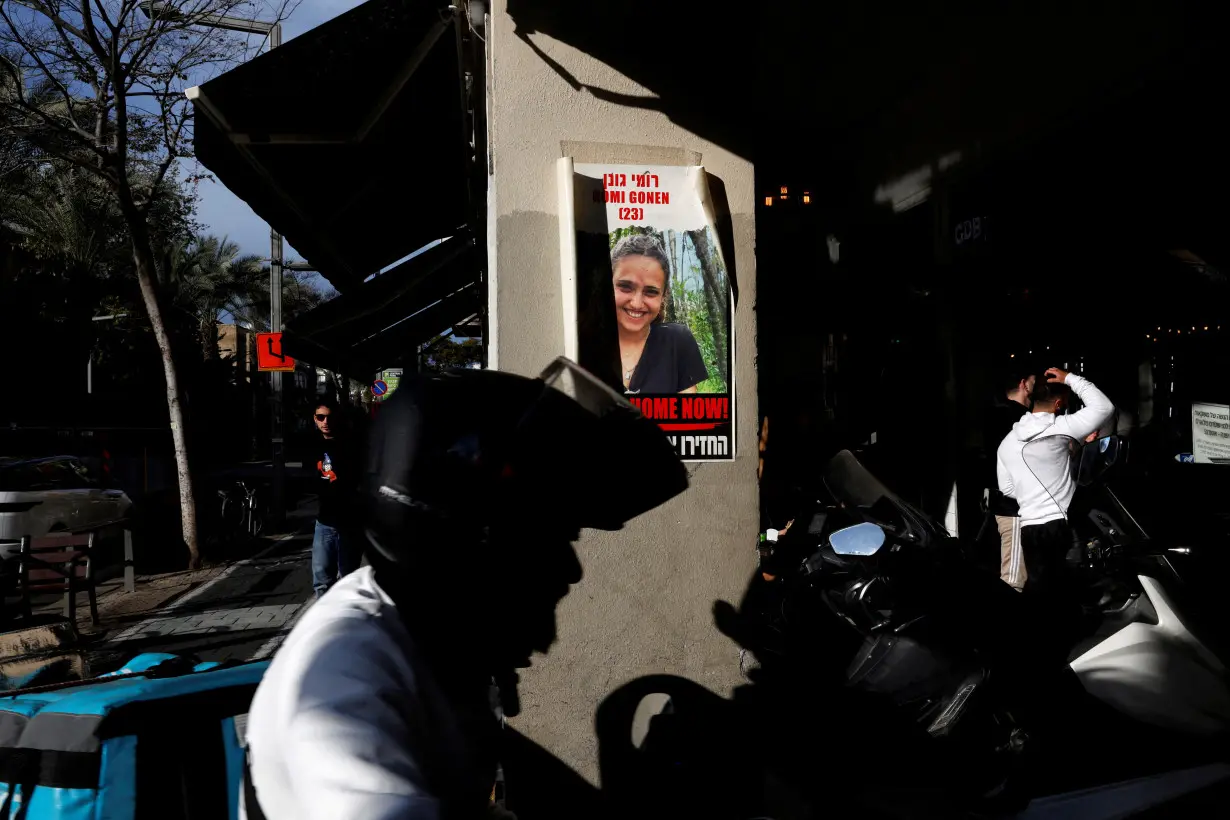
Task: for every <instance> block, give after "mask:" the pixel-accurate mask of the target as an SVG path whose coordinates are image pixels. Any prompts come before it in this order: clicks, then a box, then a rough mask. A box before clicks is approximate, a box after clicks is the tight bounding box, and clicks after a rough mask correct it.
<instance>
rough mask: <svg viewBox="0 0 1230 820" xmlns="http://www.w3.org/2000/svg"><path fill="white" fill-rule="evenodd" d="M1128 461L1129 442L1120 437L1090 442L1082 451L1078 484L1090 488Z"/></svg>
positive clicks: (1077, 469) (1108, 437) (1078, 466)
mask: <svg viewBox="0 0 1230 820" xmlns="http://www.w3.org/2000/svg"><path fill="white" fill-rule="evenodd" d="M1126 460H1127V442H1126V441H1125V440H1124V439H1123V438H1122V437H1120V436H1103V437H1102V438H1099V439H1095V440H1094V441H1091V442H1089V443H1088V444H1086V445H1085V446H1084V447H1082V448H1081V451H1080V461H1079V463H1078V464H1077V468H1076V483H1077V485H1079V486H1081V487H1088V486H1089V485H1090V484H1093V483H1094V482H1095V481H1097V480H1098V479H1099V478H1101V477H1102V476H1104V475H1105V474H1106V472H1107V471H1108V470H1109V469H1110V468H1111V467H1114V466H1115V465H1116V464H1121V463H1122V462H1124V461H1126Z"/></svg>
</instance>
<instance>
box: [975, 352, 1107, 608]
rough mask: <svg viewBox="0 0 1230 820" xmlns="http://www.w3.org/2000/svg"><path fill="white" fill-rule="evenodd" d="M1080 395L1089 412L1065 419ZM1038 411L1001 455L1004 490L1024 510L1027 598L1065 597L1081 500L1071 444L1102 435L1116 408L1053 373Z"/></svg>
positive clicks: (1036, 395) (1040, 386)
mask: <svg viewBox="0 0 1230 820" xmlns="http://www.w3.org/2000/svg"><path fill="white" fill-rule="evenodd" d="M1073 393H1075V394H1076V396H1077V398H1079V399H1080V400H1081V402H1082V403H1083V404H1084V407H1083V408H1081V410H1080V411H1079V412H1076V413H1072V414H1070V415H1063V414H1062V411H1063V410H1065V409H1066V408H1067V407H1068V405H1069V403H1070V400H1071V395H1072V394H1073ZM1032 398H1033V411H1032V412H1030V413H1027V414H1025V415H1024V416H1022V418H1021V420H1020V421H1018V422H1017V423H1016V424H1015V425H1013V427H1012V431H1011V432H1010V433H1008V435H1007V436H1005V437H1004V440H1003V442H1002V443H1001V444H1000V445H999V450H998V452H997V454H996V472H997V473H998V475H999V490H1000V492H1002V493H1003V494H1004V495H1005V496H1008V497H1010V498H1014V499H1016V502H1017V504H1018V505H1019V506H1020V527H1021V547H1022V552H1023V553H1024V556H1025V568H1026V573H1027V580H1026V582H1025V592H1026V594H1028V593H1030V592H1034V593H1035V594H1039V593H1040V594H1042V595H1046V596H1049V595H1052V594H1058V595H1062V592H1063V590H1062V587H1063V586H1064V585H1065V583H1064V582H1065V577H1064V576H1066V572H1065V571H1064V570H1065V558H1066V555H1067V552H1068V550H1069V549H1070V548H1071V546H1072V530H1071V529H1070V528H1069V526H1068V507H1070V506H1071V504H1072V497H1073V496H1074V495H1075V494H1076V482H1075V481H1074V480H1073V477H1072V469H1071V466H1072V465H1071V452H1072V451H1071V444H1072V442H1073V441H1076V442H1084V441H1086V440H1087V439H1090V438H1091V437H1092V436H1093V435H1095V434H1096V433H1097V430H1098V428H1099V427H1100V426H1102V425H1103V424H1104V423H1105V422H1106V420H1107V419H1108V418H1109V417H1110V415H1111V414H1112V413H1113V412H1114V410H1115V407H1114V405H1113V404H1111V401H1110V399H1108V398H1107V397H1106V394H1104V393H1103V392H1102V391H1101V390H1099V389H1098V388H1096V387H1094V385H1093V383H1092V382H1090V381H1089V380H1088V379H1085V378H1083V377H1081V376H1078V375H1076V374H1075V373H1068V372H1066V371H1063V370H1060V369H1059V368H1057V367H1052V368H1051V369H1050V370H1047V371H1046V374H1045V378H1044V379H1038V380H1037V382H1036V384H1035V386H1034V391H1033V395H1032Z"/></svg>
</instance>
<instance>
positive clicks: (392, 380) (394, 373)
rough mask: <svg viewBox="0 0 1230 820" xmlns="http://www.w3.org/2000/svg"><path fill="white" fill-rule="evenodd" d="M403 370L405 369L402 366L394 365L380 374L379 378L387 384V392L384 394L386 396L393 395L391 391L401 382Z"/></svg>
mask: <svg viewBox="0 0 1230 820" xmlns="http://www.w3.org/2000/svg"><path fill="white" fill-rule="evenodd" d="M404 372H405V371H404V370H403V369H402V368H400V367H396V368H393V369H392V370H385V371H384V372H382V373H381V374H380V380H381V381H383V382H384V383H385V384H387V385H388V386H389V392H388V394H387V395H386V396H385V397H386V398H387V397H388V396H391V395H393V391H394V390H396V389H397V385H399V384H401V376H402V373H404Z"/></svg>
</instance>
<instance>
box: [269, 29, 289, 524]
mask: <svg viewBox="0 0 1230 820" xmlns="http://www.w3.org/2000/svg"><path fill="white" fill-rule="evenodd" d="M281 44H282V25H281V24H280V23H275V24H274V26H273V28H271V29H270V30H269V48H270V49H271V50H272V49H274V48H277V47H278V46H280V45H281ZM269 259H270V262H269V329H270V330H272V331H273V332H274V333H281V332H282V235H281V234H280V233H278V232H277V231H276V230H272V229H271V230H270V231H269ZM269 376H270V378H271V380H272V383H271V387H272V391H271V393H272V399H273V406H272V407H271V408H270V410H271V415H272V417H273V430H272V431H271V433H272V435H271V436H270V440H271V441H270V443H271V446H270V458H271V459H272V461H273V486H272V487H271V488H270V489H271V492H270V496H271V498H270V502H271V503H270V513H271V522H270V523H271V524H272V526H273V527H274V529H275V531H276V530H277V529H278V528H279V527H280V526H281V524H282V522H283V521H284V520H285V517H284V513H285V511H286V451H285V450H284V449H283V446H282V444H283V442H282V412H283V407H282V374H281V373H280V372H274V373H270V374H269Z"/></svg>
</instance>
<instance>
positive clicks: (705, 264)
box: [687, 228, 730, 390]
mask: <svg viewBox="0 0 1230 820" xmlns="http://www.w3.org/2000/svg"><path fill="white" fill-rule="evenodd" d="M687 235H688V238H689V239H691V240H692V247H693V248H695V249H696V258H697V260H699V262H700V273H701V276H702V277H704V280H705V305H706V306H707V307H708V309H709V316H710V317H711V318H712V320H713V323H714V324H713V347H714V350H715V352H716V353H717V366H718V371H719V372H720V373H721V374H722V381H723V382H725V383H726V389H727V390H729V389H730V374H729V373H728V359H727V356H726V338H725V336H723V332H724V331H725V330H726V327H725V325H726V322H725V319H726V310H727V307H728V305H729V300H730V297H729V295H727V294H726V293H725V288H721V287H719V281H718V280H719V276H718V272H717V271H716V270H714V267H713V248H712V247H711V246H710V245H709V235H708V234H707V233H706V232H705V230H704V229H703V228H702V229H701V230H699V231H688V232H687Z"/></svg>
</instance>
